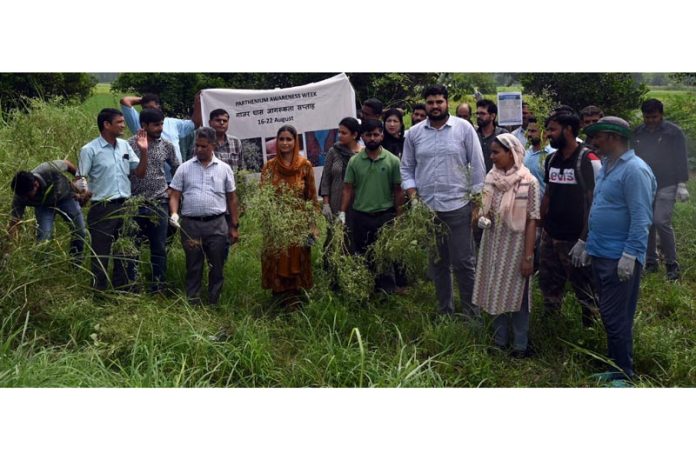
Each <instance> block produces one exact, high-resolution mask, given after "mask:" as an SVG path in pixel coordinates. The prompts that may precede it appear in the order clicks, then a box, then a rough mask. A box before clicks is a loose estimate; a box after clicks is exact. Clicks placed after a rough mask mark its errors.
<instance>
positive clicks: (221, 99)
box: [201, 73, 356, 187]
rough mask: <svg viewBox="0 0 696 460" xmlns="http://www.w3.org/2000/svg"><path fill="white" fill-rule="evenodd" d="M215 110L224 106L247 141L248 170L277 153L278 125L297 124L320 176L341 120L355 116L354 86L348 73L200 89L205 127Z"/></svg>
mask: <svg viewBox="0 0 696 460" xmlns="http://www.w3.org/2000/svg"><path fill="white" fill-rule="evenodd" d="M215 109H225V110H226V111H227V112H228V113H229V114H230V125H229V128H228V133H229V134H230V135H232V136H236V137H238V138H239V139H241V140H242V146H243V149H242V150H243V155H244V162H245V164H246V167H247V169H249V170H252V171H256V172H258V171H260V170H261V167H262V166H263V164H264V163H265V162H266V161H268V160H270V159H271V158H273V157H274V156H275V154H276V151H275V137H276V134H277V131H278V129H279V128H280V127H281V126H283V125H292V126H293V127H295V129H297V132H298V134H299V136H300V149H301V151H302V154H303V155H304V156H306V157H307V158H308V159H309V160H310V161H311V162H312V164H313V165H314V166H315V176H316V177H317V179H318V178H319V177H321V169H323V168H322V167H323V165H324V160H325V158H326V154H327V152H328V151H329V149H330V148H331V147H332V146H333V144H334V143H335V142H336V141H337V140H338V136H337V133H338V123H339V122H340V121H341V120H342V119H343V118H345V117H355V115H356V106H355V91H354V90H353V87H352V86H351V84H350V81H349V80H348V77H347V76H346V75H345V74H343V73H341V74H339V75H336V76H334V77H331V78H328V79H326V80H323V81H320V82H318V83H310V84H308V85H304V86H296V87H293V88H284V89H264V90H247V89H206V90H203V91H201V113H202V115H203V123H204V125H205V126H208V119H209V118H210V117H209V114H210V112H211V111H213V110H215ZM318 186H319V182H318V181H317V187H318Z"/></svg>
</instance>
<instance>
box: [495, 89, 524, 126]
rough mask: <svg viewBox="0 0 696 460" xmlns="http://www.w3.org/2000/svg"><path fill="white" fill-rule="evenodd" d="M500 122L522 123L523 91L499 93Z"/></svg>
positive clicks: (506, 124) (504, 124)
mask: <svg viewBox="0 0 696 460" xmlns="http://www.w3.org/2000/svg"><path fill="white" fill-rule="evenodd" d="M498 124H499V125H500V126H513V125H521V124H522V93H498Z"/></svg>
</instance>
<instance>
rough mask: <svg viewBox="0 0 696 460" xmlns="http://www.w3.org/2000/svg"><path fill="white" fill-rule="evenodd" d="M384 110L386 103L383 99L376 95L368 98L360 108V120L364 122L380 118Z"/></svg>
mask: <svg viewBox="0 0 696 460" xmlns="http://www.w3.org/2000/svg"><path fill="white" fill-rule="evenodd" d="M383 111H384V104H382V101H380V100H379V99H377V98H375V97H371V98H370V99H366V100H365V101H364V102H363V103H362V107H361V108H360V116H359V118H360V121H363V122H364V121H365V120H380V119H381V118H382V112H383Z"/></svg>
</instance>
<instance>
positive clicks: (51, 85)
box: [0, 73, 97, 112]
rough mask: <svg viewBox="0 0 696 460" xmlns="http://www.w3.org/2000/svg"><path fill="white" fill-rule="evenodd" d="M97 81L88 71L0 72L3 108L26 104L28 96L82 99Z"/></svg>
mask: <svg viewBox="0 0 696 460" xmlns="http://www.w3.org/2000/svg"><path fill="white" fill-rule="evenodd" d="M96 84H97V80H96V79H95V78H94V77H93V76H92V75H90V74H87V73H0V110H2V111H3V112H7V111H9V110H12V109H16V108H26V107H27V105H28V103H27V101H26V99H27V98H29V99H36V98H39V99H43V100H49V99H53V98H56V97H61V98H64V99H68V100H72V99H76V100H78V101H80V102H82V101H84V100H85V99H87V97H89V95H90V94H91V92H92V88H94V85H96Z"/></svg>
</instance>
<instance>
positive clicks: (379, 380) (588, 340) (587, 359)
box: [0, 86, 696, 387]
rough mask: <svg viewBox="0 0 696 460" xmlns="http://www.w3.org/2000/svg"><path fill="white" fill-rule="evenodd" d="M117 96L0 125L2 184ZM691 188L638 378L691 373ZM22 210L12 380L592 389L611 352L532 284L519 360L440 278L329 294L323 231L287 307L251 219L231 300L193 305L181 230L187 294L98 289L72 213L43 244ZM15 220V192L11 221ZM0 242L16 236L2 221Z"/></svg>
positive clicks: (6, 381)
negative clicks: (449, 300) (282, 306)
mask: <svg viewBox="0 0 696 460" xmlns="http://www.w3.org/2000/svg"><path fill="white" fill-rule="evenodd" d="M117 103H118V98H117V96H114V95H112V94H111V93H109V92H108V90H107V89H105V87H103V86H100V87H98V88H97V91H96V93H95V95H94V96H93V97H92V98H91V99H90V100H88V101H87V102H86V103H85V104H83V105H82V106H80V107H69V108H61V107H56V106H54V105H52V104H43V103H39V104H37V105H36V106H35V107H34V109H33V110H32V112H31V113H30V114H28V115H22V116H17V117H15V118H12V119H10V120H8V121H7V122H6V123H5V125H4V126H2V127H0V186H1V187H2V188H3V189H4V190H6V191H7V190H8V189H9V188H8V184H9V181H10V178H11V177H12V174H13V173H14V171H15V170H17V169H18V168H23V167H26V168H30V167H33V166H34V165H36V164H37V163H38V162H40V161H45V160H49V159H55V158H64V157H67V158H68V159H70V160H72V161H76V160H77V153H78V151H79V147H80V146H81V145H82V144H84V143H85V142H87V141H89V140H90V139H92V138H94V137H95V136H96V135H97V131H96V126H94V125H95V124H96V123H95V118H96V117H95V115H96V112H97V111H98V109H100V108H102V107H104V106H112V107H115V106H117ZM39 126H40V127H41V128H39ZM690 191H691V194H692V197H693V198H692V201H690V202H688V203H686V204H681V203H680V204H677V206H676V210H675V231H676V234H677V242H678V248H677V249H678V253H679V257H680V262H681V265H682V271H683V279H682V281H680V282H679V283H668V282H666V281H665V280H664V270H662V271H661V272H660V273H657V274H651V275H647V276H645V278H644V279H643V281H642V285H641V299H640V303H639V306H638V314H637V316H636V323H635V362H636V370H637V372H638V373H639V375H640V378H639V379H638V381H637V385H638V386H642V387H691V386H694V382H696V309H695V307H696V305H695V304H694V303H695V300H694V292H696V244H695V243H694V241H696V229H695V228H694V222H696V186H695V185H694V181H691V183H690ZM6 196H9V195H8V194H6ZM25 217H26V221H25V223H24V226H23V229H22V232H21V238H20V240H19V241H18V242H17V243H16V244H15V245H13V246H12V247H11V249H12V250H11V252H10V253H9V255H8V256H6V257H4V258H2V259H1V261H0V386H2V387H594V386H596V385H597V383H596V382H594V381H593V380H592V378H591V374H592V373H594V372H597V371H599V370H601V369H602V368H603V365H604V360H605V359H604V358H603V356H602V355H603V353H604V352H605V347H606V343H605V335H604V332H603V328H602V326H601V324H596V325H595V326H594V327H593V328H591V329H582V328H581V326H580V311H579V306H578V304H577V302H575V300H574V299H573V298H572V296H568V297H567V298H566V301H565V304H564V311H563V315H562V318H561V320H560V321H558V322H555V323H552V324H549V323H545V322H543V321H542V320H541V318H540V317H539V315H538V312H539V310H538V308H539V306H540V300H541V299H540V296H539V292H538V289H536V288H535V292H534V299H535V301H534V306H533V313H532V322H531V340H532V341H533V343H534V345H535V348H536V350H537V354H536V355H535V356H534V357H532V358H530V359H527V360H515V359H512V358H510V357H509V356H508V355H506V354H503V353H501V352H499V351H497V350H496V349H495V348H494V347H493V346H492V345H493V344H492V339H491V331H490V327H489V326H490V325H489V324H488V322H486V324H484V326H483V327H472V326H470V325H469V324H467V323H465V322H463V321H461V320H459V319H456V318H455V319H442V318H438V317H436V316H435V315H434V311H435V296H434V289H433V286H432V283H431V282H428V281H423V280H421V281H418V282H416V283H415V284H414V285H413V286H412V288H411V290H410V292H409V293H408V295H405V296H394V297H379V296H378V297H375V298H373V299H372V300H371V301H370V302H369V303H365V304H361V303H359V302H356V301H354V300H353V299H351V298H346V297H345V296H343V295H342V294H341V293H340V292H334V291H332V290H331V289H330V288H329V286H328V283H327V281H326V277H325V274H324V273H323V271H322V268H321V247H322V246H321V244H318V245H316V246H315V249H314V251H313V257H314V274H315V281H316V285H315V287H314V288H313V289H312V291H311V292H310V293H309V297H310V300H309V302H308V304H307V305H306V306H305V308H304V309H303V310H302V311H299V312H295V313H285V312H282V311H279V310H278V309H277V308H274V306H273V305H271V299H270V295H269V293H268V292H265V291H263V290H262V289H261V287H260V258H259V251H260V239H261V229H260V228H258V226H257V225H255V222H254V221H253V220H251V219H250V218H247V219H242V226H241V234H242V242H241V243H240V244H239V245H235V247H234V248H233V249H232V253H231V256H230V258H229V259H228V262H227V265H226V268H225V277H226V284H225V288H224V291H223V295H222V305H221V307H220V308H217V309H212V308H195V307H191V306H189V305H188V304H187V302H186V301H185V299H184V298H183V296H182V293H181V288H182V287H183V284H184V283H183V281H184V256H183V252H182V250H181V247H180V243H179V241H178V240H176V241H175V243H174V244H173V245H172V247H171V248H170V253H169V271H168V277H169V280H170V281H171V282H172V283H173V285H174V286H176V287H178V288H179V291H178V293H177V294H176V295H173V296H170V297H153V296H149V295H134V294H128V295H115V294H114V295H109V296H106V297H105V298H98V297H95V296H94V294H93V293H92V292H91V290H90V288H89V275H88V273H87V271H86V265H85V266H83V267H82V268H81V269H80V270H75V269H70V268H69V267H70V266H69V263H68V258H67V255H66V251H67V246H68V235H67V231H66V230H67V228H66V226H65V225H64V223H63V222H59V223H58V225H57V229H56V238H55V239H54V240H53V241H51V242H47V243H44V244H41V245H37V244H35V243H34V240H33V238H34V233H33V225H34V223H35V221H34V219H33V214H32V212H31V211H30V212H28V215H27V216H25ZM8 219H9V200H8V199H5V200H3V201H2V203H1V204H0V220H2V221H3V222H6V221H7V220H8ZM0 240H2V241H3V242H6V241H7V234H6V226H5V225H4V224H3V225H0ZM5 247H6V248H7V247H8V246H5ZM145 254H147V251H145ZM145 261H147V256H145ZM147 270H148V269H147V265H146V266H145V267H144V271H145V272H147Z"/></svg>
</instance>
